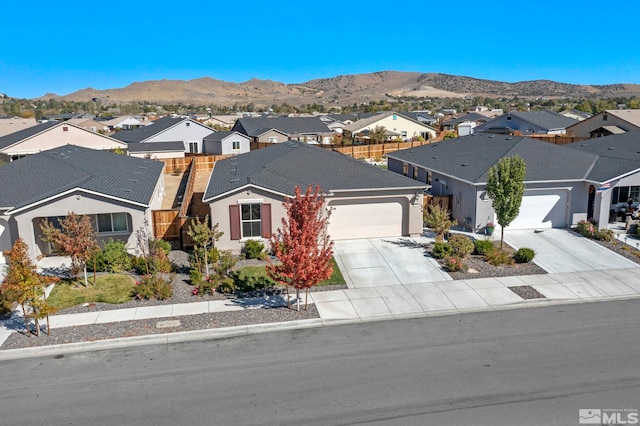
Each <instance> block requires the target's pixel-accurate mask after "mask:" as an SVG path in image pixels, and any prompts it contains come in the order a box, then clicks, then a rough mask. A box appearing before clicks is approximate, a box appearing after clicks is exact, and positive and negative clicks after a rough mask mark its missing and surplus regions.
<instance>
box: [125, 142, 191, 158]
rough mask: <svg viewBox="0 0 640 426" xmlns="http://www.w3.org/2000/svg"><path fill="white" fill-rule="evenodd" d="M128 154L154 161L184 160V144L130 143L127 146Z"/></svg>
mask: <svg viewBox="0 0 640 426" xmlns="http://www.w3.org/2000/svg"><path fill="white" fill-rule="evenodd" d="M127 154H129V155H130V156H132V157H138V158H150V159H152V160H160V159H163V158H183V157H184V143H182V142H180V141H175V142H154V143H139V142H129V143H128V144H127Z"/></svg>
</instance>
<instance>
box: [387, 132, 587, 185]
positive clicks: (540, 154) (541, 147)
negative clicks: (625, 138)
mask: <svg viewBox="0 0 640 426" xmlns="http://www.w3.org/2000/svg"><path fill="white" fill-rule="evenodd" d="M515 155H518V156H520V157H522V159H523V160H524V161H525V163H526V165H527V171H526V175H525V181H527V182H537V181H571V180H583V179H587V178H588V177H589V172H590V170H591V168H592V167H593V166H594V164H595V163H596V160H597V158H598V156H597V155H595V154H593V153H589V152H576V151H575V150H569V149H567V148H565V146H564V145H555V144H551V143H548V142H543V141H540V140H537V139H533V138H526V137H520V136H506V135H493V134H486V133H477V134H472V135H469V136H463V137H459V138H455V139H449V140H445V141H442V142H436V143H432V144H428V145H422V146H420V147H414V148H410V149H405V150H402V151H396V152H393V153H389V154H387V157H389V158H393V159H396V160H398V161H402V162H406V163H411V164H415V165H417V166H420V167H424V168H425V169H428V170H431V171H434V172H437V173H440V174H443V175H447V176H451V177H455V178H457V179H461V180H464V181H467V182H470V183H474V184H482V183H486V182H487V179H488V171H489V169H490V168H491V167H493V166H494V165H495V164H496V163H497V162H498V160H500V158H502V157H512V156H515Z"/></svg>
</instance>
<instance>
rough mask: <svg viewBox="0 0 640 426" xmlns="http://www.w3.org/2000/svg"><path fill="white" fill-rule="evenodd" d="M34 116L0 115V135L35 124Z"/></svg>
mask: <svg viewBox="0 0 640 426" xmlns="http://www.w3.org/2000/svg"><path fill="white" fill-rule="evenodd" d="M37 124H38V122H37V121H36V119H35V118H20V117H0V137H2V136H6V135H8V134H11V133H15V132H17V131H19V130H23V129H27V128H29V127H33V126H35V125H37Z"/></svg>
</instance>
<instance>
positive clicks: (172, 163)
mask: <svg viewBox="0 0 640 426" xmlns="http://www.w3.org/2000/svg"><path fill="white" fill-rule="evenodd" d="M228 157H231V156H230V155H193V156H187V157H179V158H161V159H160V160H159V161H163V162H164V164H165V167H164V172H165V173H166V174H170V173H176V172H178V171H183V170H187V168H188V167H189V166H190V165H192V164H194V165H195V170H198V171H206V172H210V171H211V170H213V166H214V165H215V164H216V161H218V160H222V159H223V158H228Z"/></svg>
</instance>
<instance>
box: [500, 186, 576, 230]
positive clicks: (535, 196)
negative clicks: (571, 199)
mask: <svg viewBox="0 0 640 426" xmlns="http://www.w3.org/2000/svg"><path fill="white" fill-rule="evenodd" d="M566 225H567V190H566V189H553V190H529V191H525V193H524V197H523V198H522V205H521V206H520V214H519V215H518V217H516V218H515V219H514V220H513V222H511V224H510V225H509V226H508V228H507V229H533V228H562V227H564V226H566Z"/></svg>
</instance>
